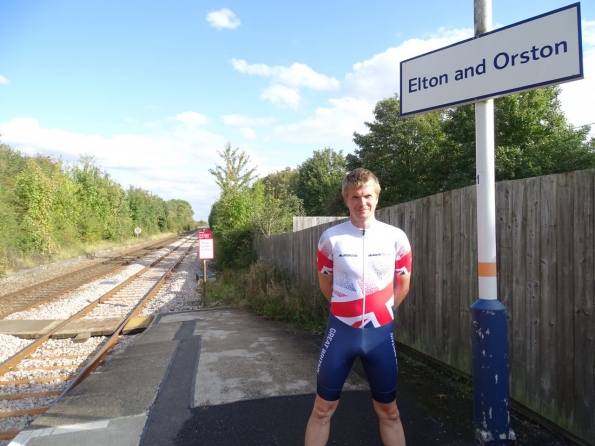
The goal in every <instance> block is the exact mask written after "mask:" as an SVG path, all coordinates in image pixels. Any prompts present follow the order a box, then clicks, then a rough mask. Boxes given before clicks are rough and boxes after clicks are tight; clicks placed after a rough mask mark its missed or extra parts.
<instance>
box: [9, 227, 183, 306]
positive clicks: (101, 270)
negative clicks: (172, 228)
mask: <svg viewBox="0 0 595 446" xmlns="http://www.w3.org/2000/svg"><path fill="white" fill-rule="evenodd" d="M176 238H177V237H170V238H168V239H166V240H160V241H158V242H157V243H154V244H147V245H145V246H143V247H142V248H139V249H133V250H131V251H129V252H127V253H125V254H120V255H118V256H116V257H112V258H110V259H108V260H105V261H103V262H100V263H97V264H93V265H89V266H87V267H84V268H81V269H79V270H76V271H74V272H72V273H68V274H64V275H62V276H59V277H55V278H53V279H49V280H46V281H44V282H40V283H38V284H35V285H31V286H28V287H26V288H23V289H21V290H18V291H13V292H12V293H8V294H5V295H2V296H0V302H6V301H9V300H10V299H14V298H15V297H18V296H23V295H26V294H28V293H31V292H34V291H36V290H43V288H44V287H48V286H51V285H53V284H57V283H60V282H61V281H64V280H67V279H68V278H69V277H76V276H79V275H81V274H84V273H85V272H89V271H92V270H93V269H98V270H99V272H98V273H97V274H93V275H92V276H90V277H86V278H84V279H82V280H76V281H75V282H74V283H73V284H72V285H69V286H67V287H66V288H62V289H60V290H58V291H55V292H51V293H50V294H49V295H47V296H45V297H42V298H41V299H38V300H35V301H34V302H31V303H29V304H25V305H24V306H22V307H18V309H16V310H14V311H9V312H7V313H6V314H2V317H5V316H8V315H9V314H12V313H16V312H19V311H26V310H30V309H32V308H35V307H38V306H39V305H43V304H44V303H46V302H49V301H52V300H54V299H56V298H58V297H59V296H61V295H63V294H66V293H68V292H70V291H72V290H74V289H76V288H78V287H80V286H82V285H84V284H86V283H89V282H91V281H93V280H96V279H97V278H99V277H101V276H104V275H106V274H109V273H111V272H113V271H115V270H117V269H118V268H121V267H122V266H125V265H127V264H129V263H130V262H131V261H134V260H137V259H139V258H141V257H143V255H135V253H137V252H139V251H141V250H145V249H147V248H149V249H152V248H153V247H155V248H154V250H157V249H161V248H162V247H163V243H169V242H170V241H172V240H175V239H176ZM159 245H161V246H159ZM130 254H132V255H134V257H133V258H132V259H128V260H126V261H124V262H120V260H122V259H125V257H126V255H130ZM145 255H147V254H145ZM112 262H118V263H116V264H114V265H112V266H111V267H110V266H109V265H110V263H112ZM102 266H107V267H108V268H102Z"/></svg>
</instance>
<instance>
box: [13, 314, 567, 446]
mask: <svg viewBox="0 0 595 446" xmlns="http://www.w3.org/2000/svg"><path fill="white" fill-rule="evenodd" d="M321 337H322V336H313V335H310V334H308V333H306V332H304V331H301V330H299V329H297V328H294V327H291V326H289V325H286V324H280V323H276V322H272V321H267V320H265V319H263V318H260V317H258V316H255V315H252V314H249V313H246V312H242V311H238V310H233V309H225V308H220V309H208V310H202V311H195V312H188V313H179V314H169V315H165V316H162V317H160V318H157V319H156V320H155V321H154V322H153V324H152V325H151V327H150V328H149V329H148V330H147V331H145V332H144V333H143V334H142V335H140V336H139V337H138V338H137V339H136V340H135V341H134V342H133V343H132V344H131V345H129V346H128V347H127V348H126V349H125V350H124V351H123V352H122V353H120V354H118V355H117V356H116V357H115V358H114V359H112V360H111V361H110V362H109V363H108V364H106V365H105V366H103V367H101V368H100V369H98V371H97V372H96V373H94V374H92V375H91V376H90V377H89V378H88V379H87V380H86V381H84V382H83V383H82V384H80V385H79V386H78V387H76V388H75V389H74V390H73V391H72V392H70V393H69V394H68V395H67V396H66V397H64V398H63V399H62V400H60V401H59V402H58V403H57V404H56V405H55V406H53V407H52V408H51V409H50V410H48V411H47V412H46V413H45V414H44V415H43V416H41V417H39V418H38V419H36V420H35V421H34V422H33V423H32V424H31V425H30V426H28V427H27V429H26V430H25V431H23V432H21V434H19V436H18V437H17V438H15V440H14V441H13V442H12V443H11V446H25V445H26V446H41V445H43V446H54V445H56V446H57V445H60V446H70V445H73V446H74V445H76V446H100V445H101V446H103V445H114V446H128V445H130V446H137V445H141V446H157V445H159V446H167V445H190V444H206V445H238V444H242V445H300V444H303V436H304V429H305V426H306V423H307V420H308V417H309V415H310V411H311V409H312V404H313V401H314V393H315V384H316V373H315V371H316V363H317V360H318V352H319V347H318V345H319V343H320V340H321ZM399 367H400V375H399V388H398V395H397V399H398V403H399V407H400V409H401V413H402V418H403V423H404V427H405V434H406V437H407V444H408V445H409V446H411V445H414V446H415V445H441V446H445V445H447V446H448V445H453V446H455V445H470V444H472V443H473V441H472V440H473V438H472V422H471V405H472V402H471V400H470V398H469V396H468V394H465V393H464V392H459V390H457V389H456V387H453V386H452V385H450V384H444V383H443V382H442V381H441V380H440V379H439V377H438V374H436V373H435V372H427V369H428V368H427V367H426V368H425V369H421V368H416V366H415V365H414V364H412V363H411V361H409V362H408V361H401V363H400V366H399ZM359 370H360V368H359V367H358V366H357V364H356V366H355V367H354V371H353V372H352V373H351V374H350V376H349V378H348V381H347V383H346V386H345V389H344V392H343V395H342V397H341V403H340V404H339V409H338V411H337V413H336V414H335V416H334V417H333V422H332V424H331V437H330V441H329V444H338V445H339V444H340V445H358V444H363V445H377V444H381V441H380V436H379V433H378V421H377V418H376V415H375V414H374V412H373V409H372V402H371V397H370V394H369V391H368V387H367V383H366V381H365V379H363V378H362V376H364V375H363V374H361V372H359ZM423 370H426V372H423ZM424 373H425V374H424ZM523 423H524V422H522V423H521V422H520V421H519V426H518V427H519V429H518V430H517V427H516V426H513V428H515V430H516V431H517V436H518V437H519V439H520V440H521V441H520V442H519V443H520V444H528V445H532V444H535V445H541V446H546V445H558V444H571V443H568V442H565V441H563V440H562V439H560V438H557V437H555V436H553V435H552V434H550V433H549V432H548V431H545V430H543V429H540V428H535V427H533V428H531V429H529V428H526V426H524V425H523Z"/></svg>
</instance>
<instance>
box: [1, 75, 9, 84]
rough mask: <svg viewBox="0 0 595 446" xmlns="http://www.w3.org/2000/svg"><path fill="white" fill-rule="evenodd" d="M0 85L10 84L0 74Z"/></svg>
mask: <svg viewBox="0 0 595 446" xmlns="http://www.w3.org/2000/svg"><path fill="white" fill-rule="evenodd" d="M0 84H5V85H8V84H10V82H9V81H8V79H6V78H5V77H4V76H2V75H1V74H0Z"/></svg>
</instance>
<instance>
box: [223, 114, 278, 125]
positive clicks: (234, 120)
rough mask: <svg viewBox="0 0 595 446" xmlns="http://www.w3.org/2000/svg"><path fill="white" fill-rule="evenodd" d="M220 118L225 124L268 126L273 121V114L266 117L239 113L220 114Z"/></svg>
mask: <svg viewBox="0 0 595 446" xmlns="http://www.w3.org/2000/svg"><path fill="white" fill-rule="evenodd" d="M221 120H222V121H223V122H224V123H225V124H227V125H234V126H256V127H268V126H270V125H273V124H274V123H275V118H274V117H273V116H271V117H268V118H250V117H249V116H244V115H239V114H232V115H223V116H221Z"/></svg>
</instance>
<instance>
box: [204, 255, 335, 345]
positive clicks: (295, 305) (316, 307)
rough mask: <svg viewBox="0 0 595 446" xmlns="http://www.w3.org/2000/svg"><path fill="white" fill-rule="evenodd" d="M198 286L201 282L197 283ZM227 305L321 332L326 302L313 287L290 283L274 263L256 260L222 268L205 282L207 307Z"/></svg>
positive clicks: (323, 325) (326, 311)
mask: <svg viewBox="0 0 595 446" xmlns="http://www.w3.org/2000/svg"><path fill="white" fill-rule="evenodd" d="M201 288H202V285H201ZM221 305H230V306H233V307H236V308H242V309H245V310H248V311H251V312H253V313H256V314H260V315H262V316H264V317H266V318H267V319H273V320H277V321H283V322H290V323H294V324H297V325H300V326H302V327H304V328H306V329H308V330H309V331H311V332H313V333H322V332H324V329H325V326H326V321H327V319H328V307H329V305H328V302H327V301H326V299H325V298H324V297H323V295H322V293H321V292H320V290H319V289H318V288H317V287H314V286H312V285H310V284H304V283H293V282H292V281H291V280H290V278H289V276H288V275H287V273H285V272H284V271H282V270H280V269H279V268H278V267H277V266H276V265H275V264H272V263H267V262H256V263H253V264H252V265H250V267H248V268H246V269H243V270H229V269H228V270H224V271H221V272H218V273H217V280H216V281H214V282H207V306H209V307H214V306H221Z"/></svg>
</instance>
